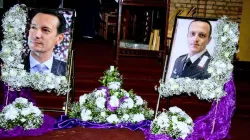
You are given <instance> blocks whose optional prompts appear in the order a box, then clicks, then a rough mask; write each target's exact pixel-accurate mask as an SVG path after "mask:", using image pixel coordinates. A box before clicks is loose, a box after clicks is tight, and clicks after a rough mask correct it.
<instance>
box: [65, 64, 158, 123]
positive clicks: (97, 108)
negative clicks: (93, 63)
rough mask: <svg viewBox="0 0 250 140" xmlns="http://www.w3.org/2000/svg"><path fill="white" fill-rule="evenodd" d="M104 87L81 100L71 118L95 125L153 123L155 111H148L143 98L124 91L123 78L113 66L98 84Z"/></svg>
mask: <svg viewBox="0 0 250 140" xmlns="http://www.w3.org/2000/svg"><path fill="white" fill-rule="evenodd" d="M99 81H100V82H101V83H102V84H103V86H102V87H99V88H97V89H95V90H94V91H93V92H92V93H89V94H84V95H82V96H80V99H79V102H77V103H73V104H72V106H71V107H70V109H69V117H70V118H81V120H82V121H91V122H95V123H106V122H108V123H113V124H117V123H128V122H131V123H138V122H140V121H143V120H151V119H152V117H153V115H154V111H153V110H152V109H149V108H147V103H146V101H144V100H143V99H142V98H141V97H140V96H137V95H135V94H134V93H133V90H130V91H129V92H127V91H126V90H124V89H122V88H121V85H122V78H121V76H120V74H119V72H118V70H117V68H114V67H113V66H111V67H110V70H107V71H105V72H104V76H103V77H101V79H100V80H99Z"/></svg>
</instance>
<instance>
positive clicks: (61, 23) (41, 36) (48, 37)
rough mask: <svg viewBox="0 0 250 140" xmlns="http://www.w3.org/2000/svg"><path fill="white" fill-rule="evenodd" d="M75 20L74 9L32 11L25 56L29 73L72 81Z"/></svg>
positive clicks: (27, 30)
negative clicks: (44, 73)
mask: <svg viewBox="0 0 250 140" xmlns="http://www.w3.org/2000/svg"><path fill="white" fill-rule="evenodd" d="M74 18H75V11H74V10H70V9H34V8H29V10H28V24H27V29H26V33H27V35H26V36H27V38H26V40H27V41H26V43H25V44H24V50H23V55H22V57H23V60H24V62H23V64H24V69H25V70H26V71H27V72H30V73H35V72H39V73H42V72H50V73H52V74H54V75H55V76H66V77H68V70H69V69H70V65H69V63H68V62H69V58H70V53H71V46H72V39H73V37H72V32H73V28H74V27H73V25H74V24H73V21H74Z"/></svg>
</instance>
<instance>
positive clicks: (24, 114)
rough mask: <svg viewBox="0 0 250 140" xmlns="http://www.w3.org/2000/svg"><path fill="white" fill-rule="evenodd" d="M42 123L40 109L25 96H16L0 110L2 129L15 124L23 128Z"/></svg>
mask: <svg viewBox="0 0 250 140" xmlns="http://www.w3.org/2000/svg"><path fill="white" fill-rule="evenodd" d="M42 123H43V114H42V112H41V110H40V109H39V108H38V107H36V106H33V103H32V102H28V100H27V99H25V98H16V100H15V101H14V102H13V103H12V104H9V105H7V106H5V107H4V108H3V110H2V112H0V128H3V129H7V130H10V129H13V128H14V127H16V126H22V127H23V128H24V130H29V129H36V128H39V127H40V126H41V125H42Z"/></svg>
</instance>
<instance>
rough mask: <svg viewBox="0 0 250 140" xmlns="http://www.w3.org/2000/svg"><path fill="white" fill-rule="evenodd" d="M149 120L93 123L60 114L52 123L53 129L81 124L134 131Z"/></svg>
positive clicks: (82, 125) (144, 125)
mask: <svg viewBox="0 0 250 140" xmlns="http://www.w3.org/2000/svg"><path fill="white" fill-rule="evenodd" d="M150 123H151V121H148V120H144V121H141V122H139V123H136V124H133V123H119V124H112V123H94V122H89V121H81V120H80V119H70V118H69V117H68V116H60V117H59V118H58V120H57V123H56V124H55V125H54V129H65V128H72V127H75V126H81V127H86V128H98V129H100V128H127V129H129V130H132V131H135V130H139V129H142V128H144V127H149V126H150Z"/></svg>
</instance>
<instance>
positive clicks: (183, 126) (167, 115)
mask: <svg viewBox="0 0 250 140" xmlns="http://www.w3.org/2000/svg"><path fill="white" fill-rule="evenodd" d="M193 126H194V123H193V120H192V119H191V117H189V116H188V115H187V114H186V113H185V112H184V111H182V110H181V109H180V108H178V107H170V108H169V111H163V112H162V113H161V114H160V115H159V116H158V117H157V118H156V119H154V120H153V122H152V123H151V126H150V130H151V133H152V134H167V135H169V136H170V137H172V138H173V139H177V138H182V139H185V138H186V137H187V136H188V135H189V134H191V133H192V132H193Z"/></svg>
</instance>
